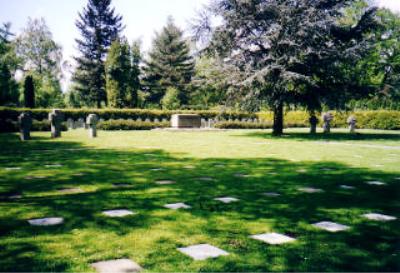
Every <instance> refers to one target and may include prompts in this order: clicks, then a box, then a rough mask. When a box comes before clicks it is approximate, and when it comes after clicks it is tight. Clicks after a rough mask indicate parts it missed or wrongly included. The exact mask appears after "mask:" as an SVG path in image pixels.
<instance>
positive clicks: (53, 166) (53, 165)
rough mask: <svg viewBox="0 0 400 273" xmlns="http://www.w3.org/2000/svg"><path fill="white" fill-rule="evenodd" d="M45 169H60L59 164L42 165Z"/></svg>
mask: <svg viewBox="0 0 400 273" xmlns="http://www.w3.org/2000/svg"><path fill="white" fill-rule="evenodd" d="M44 166H45V167H46V168H60V167H62V165H61V164H48V165H44Z"/></svg>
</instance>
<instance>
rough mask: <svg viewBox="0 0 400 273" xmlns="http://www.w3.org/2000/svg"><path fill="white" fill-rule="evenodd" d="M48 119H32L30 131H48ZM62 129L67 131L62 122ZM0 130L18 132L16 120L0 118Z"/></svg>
mask: <svg viewBox="0 0 400 273" xmlns="http://www.w3.org/2000/svg"><path fill="white" fill-rule="evenodd" d="M50 130H51V128H50V121H47V120H32V127H31V131H33V132H49V131H50ZM61 130H62V131H67V126H66V124H65V123H64V122H63V123H62V125H61ZM0 132H2V133H15V132H19V125H18V121H13V120H9V119H8V120H3V119H0Z"/></svg>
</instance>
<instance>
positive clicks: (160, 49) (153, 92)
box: [144, 17, 194, 104]
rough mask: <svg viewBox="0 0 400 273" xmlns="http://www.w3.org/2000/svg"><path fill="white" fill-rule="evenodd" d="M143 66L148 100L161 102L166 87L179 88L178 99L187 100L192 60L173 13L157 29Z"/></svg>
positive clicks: (192, 70)
mask: <svg viewBox="0 0 400 273" xmlns="http://www.w3.org/2000/svg"><path fill="white" fill-rule="evenodd" d="M145 64H146V65H145V67H144V74H145V77H144V85H145V88H146V91H147V92H148V93H149V97H148V100H149V102H151V103H158V104H159V103H160V100H161V99H162V97H163V96H164V95H165V92H166V90H167V88H168V87H174V88H177V89H179V90H181V92H180V101H181V102H183V103H186V101H187V96H186V92H187V85H188V84H189V83H190V81H191V78H192V75H193V73H194V61H193V58H192V57H191V56H190V50H189V46H188V44H187V42H186V41H185V40H184V38H183V32H182V31H181V30H180V29H179V28H178V27H177V26H175V24H174V22H173V19H172V17H170V18H168V22H167V25H166V26H165V27H164V28H163V29H162V31H161V32H160V33H156V37H155V39H154V41H153V47H152V49H151V51H150V53H149V58H148V60H147V61H146V62H145Z"/></svg>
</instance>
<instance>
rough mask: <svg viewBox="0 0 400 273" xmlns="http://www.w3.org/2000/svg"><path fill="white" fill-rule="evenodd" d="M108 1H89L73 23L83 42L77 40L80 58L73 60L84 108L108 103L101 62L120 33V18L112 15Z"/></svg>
mask: <svg viewBox="0 0 400 273" xmlns="http://www.w3.org/2000/svg"><path fill="white" fill-rule="evenodd" d="M110 5H111V0H89V2H88V4H87V6H86V8H84V9H83V12H82V13H79V19H78V20H77V21H76V23H75V24H76V26H77V27H78V29H79V31H80V33H81V35H82V38H81V39H76V42H77V44H78V49H79V51H80V53H81V56H79V57H77V58H75V60H76V62H77V69H76V71H75V74H74V77H73V79H74V81H75V82H76V83H77V91H78V92H79V93H81V97H82V98H83V99H84V104H86V105H89V106H94V105H96V106H97V107H101V105H102V103H105V104H106V103H107V95H106V88H105V85H106V84H105V71H104V62H105V57H106V54H107V50H108V48H109V47H110V46H111V43H112V42H113V41H114V40H116V39H117V38H118V36H119V33H120V32H121V31H122V30H123V28H124V27H123V25H122V22H121V21H122V16H120V15H118V14H115V10H114V8H111V6H110Z"/></svg>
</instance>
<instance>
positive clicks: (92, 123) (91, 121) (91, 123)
mask: <svg viewBox="0 0 400 273" xmlns="http://www.w3.org/2000/svg"><path fill="white" fill-rule="evenodd" d="M97 121H98V118H97V115H96V114H90V115H88V116H87V118H86V124H87V125H88V127H89V137H92V138H95V137H97V128H96V125H97Z"/></svg>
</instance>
